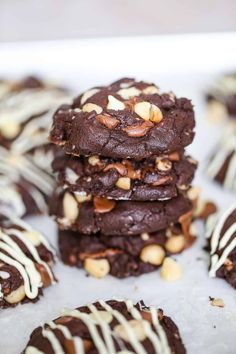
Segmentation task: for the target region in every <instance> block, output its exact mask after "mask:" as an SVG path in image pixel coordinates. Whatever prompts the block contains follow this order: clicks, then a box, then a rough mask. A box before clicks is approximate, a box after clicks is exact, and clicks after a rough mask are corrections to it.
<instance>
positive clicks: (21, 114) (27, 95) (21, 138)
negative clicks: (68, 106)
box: [0, 77, 70, 154]
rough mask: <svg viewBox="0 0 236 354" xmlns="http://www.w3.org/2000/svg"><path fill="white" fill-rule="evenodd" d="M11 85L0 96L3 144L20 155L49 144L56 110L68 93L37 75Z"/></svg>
mask: <svg viewBox="0 0 236 354" xmlns="http://www.w3.org/2000/svg"><path fill="white" fill-rule="evenodd" d="M8 86H9V87H10V89H9V90H8V91H7V92H6V93H5V95H2V96H0V145H2V146H5V147H6V148H9V149H11V150H12V151H14V152H15V153H18V154H19V153H25V152H27V151H29V150H31V149H33V148H35V147H38V146H41V145H43V144H46V143H48V131H49V127H50V125H51V120H52V114H53V111H54V110H55V109H56V107H58V105H60V104H61V103H62V102H65V101H67V102H69V101H70V97H69V94H68V93H67V92H66V91H64V90H62V89H60V88H58V87H55V86H51V85H49V84H46V83H44V82H42V81H41V80H39V79H37V78H34V77H29V78H26V79H25V80H22V81H19V82H9V83H8Z"/></svg>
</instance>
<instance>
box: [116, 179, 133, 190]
mask: <svg viewBox="0 0 236 354" xmlns="http://www.w3.org/2000/svg"><path fill="white" fill-rule="evenodd" d="M116 186H117V187H118V188H121V189H124V190H130V187H131V180H130V178H129V177H120V178H119V179H118V181H117V182H116Z"/></svg>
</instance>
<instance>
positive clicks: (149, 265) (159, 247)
mask: <svg viewBox="0 0 236 354" xmlns="http://www.w3.org/2000/svg"><path fill="white" fill-rule="evenodd" d="M191 229H192V230H191ZM190 231H192V233H193V231H194V230H193V227H191V228H190ZM192 241H193V236H192ZM189 245H190V244H189V237H185V236H184V235H183V231H182V229H181V226H180V224H177V225H174V226H173V227H172V228H168V229H166V230H162V231H158V232H155V233H151V234H148V233H142V234H141V235H138V236H109V237H107V236H104V235H101V234H98V235H92V236H88V235H82V234H79V233H77V232H73V231H69V230H64V231H62V230H60V231H59V249H60V253H61V258H62V261H63V262H64V263H65V264H68V265H70V266H77V267H79V268H84V269H85V270H86V271H87V272H88V273H89V274H90V275H92V276H94V277H96V278H102V277H105V276H106V275H107V274H111V275H113V276H115V277H117V278H125V277H129V276H139V275H141V274H144V273H149V272H152V271H154V270H156V269H157V268H158V267H160V266H161V265H162V263H163V261H164V259H165V257H166V256H168V255H169V254H176V253H180V252H182V251H183V250H184V249H185V248H186V247H189Z"/></svg>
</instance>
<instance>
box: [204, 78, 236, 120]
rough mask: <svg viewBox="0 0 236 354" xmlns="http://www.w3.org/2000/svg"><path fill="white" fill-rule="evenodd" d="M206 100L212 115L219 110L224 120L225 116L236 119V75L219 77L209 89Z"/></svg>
mask: <svg viewBox="0 0 236 354" xmlns="http://www.w3.org/2000/svg"><path fill="white" fill-rule="evenodd" d="M206 99H207V102H208V104H209V109H212V113H214V112H215V113H216V109H217V108H218V112H219V114H221V115H222V118H224V116H229V117H230V118H235V117H236V73H228V74H225V75H222V76H221V77H219V78H218V79H217V80H216V81H215V82H214V83H213V84H212V86H211V87H210V88H209V91H208V93H207V96H206ZM215 103H216V104H217V105H215ZM214 105H215V107H214ZM213 110H214V111H213ZM213 118H214V117H213Z"/></svg>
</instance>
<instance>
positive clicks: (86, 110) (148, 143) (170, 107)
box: [50, 79, 195, 160]
mask: <svg viewBox="0 0 236 354" xmlns="http://www.w3.org/2000/svg"><path fill="white" fill-rule="evenodd" d="M194 126H195V121H194V111H193V106H192V104H191V102H190V101H189V100H188V99H186V98H176V97H175V96H174V95H173V94H172V93H164V94H163V93H160V91H159V89H158V87H157V86H155V85H154V84H148V83H145V82H137V81H135V80H134V79H121V80H119V81H116V82H114V83H113V84H111V85H110V86H104V87H96V88H92V89H91V90H89V91H86V92H85V93H84V94H82V95H80V96H79V97H77V98H76V99H75V100H74V102H73V104H72V105H63V106H61V107H60V108H59V109H58V110H57V112H56V113H55V114H54V118H53V127H52V130H51V134H50V139H51V141H52V142H53V143H55V144H57V145H63V146H64V149H65V151H66V152H67V153H69V154H72V155H80V154H82V155H86V156H88V155H94V154H98V155H103V156H107V157H113V158H132V159H137V160H139V159H142V158H147V157H150V156H153V155H160V154H163V153H169V152H173V151H176V150H180V149H181V148H184V147H185V146H187V145H189V144H190V143H191V142H192V140H193V137H194V132H193V129H194Z"/></svg>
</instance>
